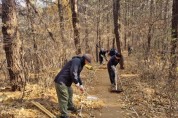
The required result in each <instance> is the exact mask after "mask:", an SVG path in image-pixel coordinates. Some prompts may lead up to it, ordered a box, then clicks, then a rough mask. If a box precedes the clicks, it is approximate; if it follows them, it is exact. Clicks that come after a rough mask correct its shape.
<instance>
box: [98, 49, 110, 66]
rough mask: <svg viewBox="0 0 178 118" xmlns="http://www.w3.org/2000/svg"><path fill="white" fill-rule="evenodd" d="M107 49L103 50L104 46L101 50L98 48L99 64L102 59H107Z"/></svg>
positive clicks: (101, 62)
mask: <svg viewBox="0 0 178 118" xmlns="http://www.w3.org/2000/svg"><path fill="white" fill-rule="evenodd" d="M107 52H108V51H107V50H104V48H101V50H100V52H99V61H100V64H103V60H104V59H105V60H106V61H108V60H107V58H106V53H107Z"/></svg>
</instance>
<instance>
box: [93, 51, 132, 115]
mask: <svg viewBox="0 0 178 118" xmlns="http://www.w3.org/2000/svg"><path fill="white" fill-rule="evenodd" d="M124 57H125V64H126V63H127V62H126V61H127V57H128V56H127V53H124ZM105 63H106V62H105ZM106 66H107V65H106V64H104V65H101V66H100V68H101V69H98V71H96V73H95V74H96V75H95V76H96V77H95V79H94V80H93V82H92V83H94V84H93V88H94V89H92V90H91V91H90V93H91V94H92V95H95V96H97V97H98V98H99V99H101V100H102V101H104V104H105V105H104V107H103V108H102V109H101V110H99V111H95V112H94V116H95V118H127V117H129V116H128V114H131V113H129V111H126V110H125V109H123V108H124V105H125V103H124V101H123V97H126V93H124V92H121V93H111V92H109V89H110V88H111V84H110V80H109V75H108V71H107V68H106ZM119 66H120V65H119V64H118V72H119V76H120V79H121V82H122V81H123V79H126V78H127V77H130V76H135V75H133V74H124V72H123V71H127V70H120V69H119ZM127 73H128V72H127ZM118 86H119V87H121V86H120V81H118Z"/></svg>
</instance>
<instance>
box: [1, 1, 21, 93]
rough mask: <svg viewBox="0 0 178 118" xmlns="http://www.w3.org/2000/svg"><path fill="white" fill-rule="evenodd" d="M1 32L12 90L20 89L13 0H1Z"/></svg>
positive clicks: (19, 45)
mask: <svg viewBox="0 0 178 118" xmlns="http://www.w3.org/2000/svg"><path fill="white" fill-rule="evenodd" d="M2 22H3V26H2V33H3V43H4V50H5V54H6V59H7V68H8V72H9V77H10V82H11V87H12V91H16V90H21V88H22V87H23V84H24V75H23V71H22V62H21V59H22V55H21V53H22V50H21V49H22V48H21V44H22V42H21V40H20V39H19V32H18V28H17V27H18V24H17V16H16V4H15V0H2Z"/></svg>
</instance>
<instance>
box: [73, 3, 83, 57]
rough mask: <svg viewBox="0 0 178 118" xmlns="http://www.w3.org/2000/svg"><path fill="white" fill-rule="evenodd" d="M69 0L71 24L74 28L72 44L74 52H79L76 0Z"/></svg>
mask: <svg viewBox="0 0 178 118" xmlns="http://www.w3.org/2000/svg"><path fill="white" fill-rule="evenodd" d="M70 2H71V11H72V25H73V29H74V44H75V47H76V54H81V46H80V36H79V35H80V33H79V20H78V10H77V0H71V1H70Z"/></svg>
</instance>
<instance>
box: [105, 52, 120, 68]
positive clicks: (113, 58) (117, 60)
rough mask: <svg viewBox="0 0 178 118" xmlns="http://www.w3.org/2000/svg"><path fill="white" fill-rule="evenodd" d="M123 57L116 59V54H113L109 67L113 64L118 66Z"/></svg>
mask: <svg viewBox="0 0 178 118" xmlns="http://www.w3.org/2000/svg"><path fill="white" fill-rule="evenodd" d="M120 61H121V59H116V57H115V55H114V56H112V57H111V58H110V60H109V62H108V64H107V67H108V69H111V66H113V65H114V66H116V65H117V64H118V63H120Z"/></svg>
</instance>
